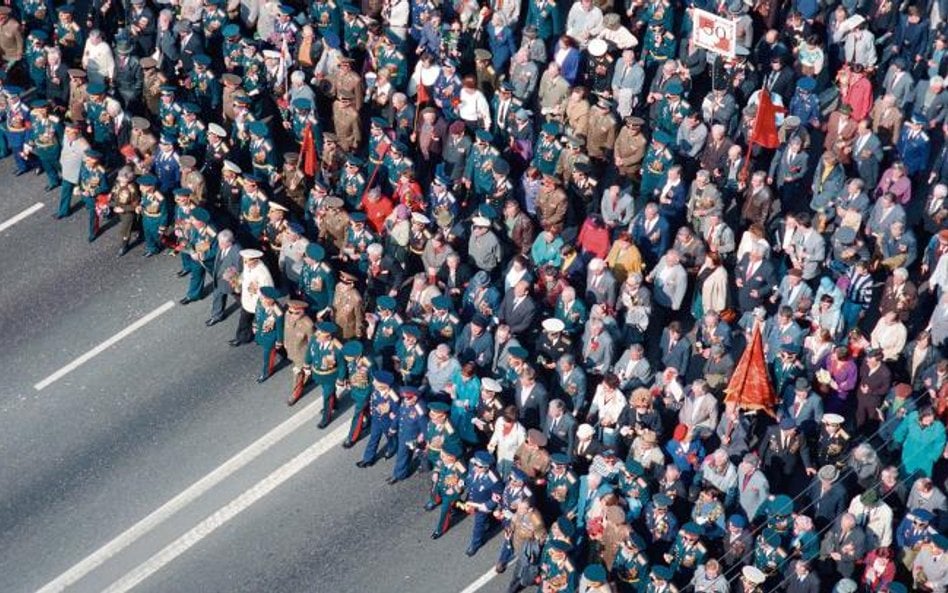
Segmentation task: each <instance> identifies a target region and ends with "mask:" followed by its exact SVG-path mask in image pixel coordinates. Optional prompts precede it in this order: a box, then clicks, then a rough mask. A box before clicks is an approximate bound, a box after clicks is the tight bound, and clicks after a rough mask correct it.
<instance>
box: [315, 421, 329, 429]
mask: <svg viewBox="0 0 948 593" xmlns="http://www.w3.org/2000/svg"><path fill="white" fill-rule="evenodd" d="M327 426H329V420H320V421H319V424H317V425H316V428H319V429H323V428H326V427H327Z"/></svg>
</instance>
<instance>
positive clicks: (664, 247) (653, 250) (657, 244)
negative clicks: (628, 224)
mask: <svg viewBox="0 0 948 593" xmlns="http://www.w3.org/2000/svg"><path fill="white" fill-rule="evenodd" d="M652 233H658V240H657V241H654V242H653V241H652V240H651V239H650V238H649V237H648V235H647V234H646V232H645V213H644V212H642V213H639V214H638V215H636V217H635V218H634V219H633V220H632V240H633V241H635V244H636V245H637V246H638V248H639V249H640V250H641V251H642V257H643V258H644V259H645V261H646V262H647V263H648V264H649V265H650V266H654V265H655V262H657V261H658V258H660V257H661V256H662V255H664V254H665V252H666V251H668V246H669V245H671V240H672V237H671V230H670V229H669V228H668V221H667V220H665V217H664V216H662V215H661V214H659V215H658V222H657V223H655V228H654V229H652Z"/></svg>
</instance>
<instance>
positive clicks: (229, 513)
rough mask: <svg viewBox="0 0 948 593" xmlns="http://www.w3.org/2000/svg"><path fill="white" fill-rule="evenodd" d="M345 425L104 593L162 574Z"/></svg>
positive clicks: (333, 441)
mask: <svg viewBox="0 0 948 593" xmlns="http://www.w3.org/2000/svg"><path fill="white" fill-rule="evenodd" d="M348 424H349V423H348V422H343V423H341V425H340V426H339V427H338V428H336V429H335V430H334V431H332V432H331V433H329V435H327V436H325V437H324V438H322V439H320V440H319V441H318V442H317V443H316V444H314V445H311V446H310V447H309V448H307V449H306V450H305V451H303V452H302V453H300V454H299V455H297V456H296V457H294V458H293V459H291V460H290V461H288V462H286V463H285V464H283V465H282V466H281V467H279V468H278V469H277V470H276V471H274V472H273V473H271V474H270V475H269V476H267V477H266V478H264V479H262V480H260V481H259V482H257V483H256V484H255V485H254V486H252V487H251V488H249V489H248V490H246V491H245V492H244V493H243V494H241V495H240V496H238V497H237V498H235V499H234V500H232V501H230V502H229V503H227V504H226V505H224V506H223V507H221V508H220V509H218V510H217V511H216V512H214V513H213V514H212V515H210V516H209V517H207V518H206V519H204V520H203V521H201V522H200V523H198V524H197V525H195V526H194V527H193V528H191V529H190V530H189V531H188V532H187V533H185V534H184V535H182V536H181V537H179V538H178V539H176V540H175V541H173V542H172V543H170V544H169V545H168V546H166V547H165V548H164V549H162V550H161V551H160V552H158V553H157V554H155V555H154V556H152V557H151V558H149V559H148V560H146V561H145V562H142V563H141V564H139V565H138V566H137V567H136V568H134V569H132V570H131V571H129V572H128V573H126V574H125V576H123V577H122V578H120V579H119V580H117V581H115V582H114V583H112V585H110V586H109V587H108V588H107V589H106V590H105V593H126V592H127V591H130V590H131V589H133V588H135V587H136V586H137V585H139V584H140V583H141V582H142V581H144V580H145V579H147V578H148V577H150V576H151V575H153V574H155V573H156V572H158V571H159V570H161V568H162V567H164V566H165V565H167V564H168V563H169V562H171V561H173V560H174V559H175V558H177V557H178V556H180V555H182V554H184V553H185V552H187V551H188V550H189V549H190V548H191V547H192V546H194V545H195V544H197V543H198V542H200V541H201V540H202V539H204V538H205V537H207V536H209V535H210V534H212V533H214V531H216V530H217V529H218V528H220V527H222V526H223V525H224V524H225V523H227V522H228V521H230V520H231V519H233V518H234V517H236V516H237V515H238V514H240V513H241V512H243V511H244V510H246V509H247V508H248V507H249V506H250V505H252V504H253V503H255V502H257V501H258V500H260V499H261V498H263V497H264V496H266V495H267V494H269V493H270V492H272V491H273V490H274V489H275V488H277V487H278V486H279V485H280V484H283V483H284V482H286V481H287V480H289V479H290V478H292V477H293V476H295V475H296V474H298V473H299V472H300V471H302V470H303V469H305V468H306V467H307V466H309V465H310V464H311V463H313V462H314V461H316V460H317V459H319V458H320V457H322V456H323V455H324V454H325V453H326V452H328V451H329V450H331V449H333V448H334V447H336V446H337V445H339V444H340V443H342V441H343V440H344V439H345V438H346V435H347V434H348V433H349V426H348Z"/></svg>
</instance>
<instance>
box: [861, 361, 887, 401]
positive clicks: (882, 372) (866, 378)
mask: <svg viewBox="0 0 948 593" xmlns="http://www.w3.org/2000/svg"><path fill="white" fill-rule="evenodd" d="M863 385H865V386H866V387H868V388H869V391H868V392H866V393H863V392H862V386H863ZM891 386H892V371H890V370H889V365H887V364H886V363H884V362H883V363H882V364H881V365H879V368H878V369H876V371H875V372H874V373H872V375H870V374H869V365H867V364H866V363H865V362H863V363H862V364H861V365H859V387H857V392H856V394H857V396H858V397H860V398H862V397H869V398H872V401H874V402H876V404H875V405H876V407H878V406H879V404H881V403H882V399H883V398H884V397H885V396H886V394H887V393H889V387H891Z"/></svg>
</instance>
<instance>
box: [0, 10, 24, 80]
mask: <svg viewBox="0 0 948 593" xmlns="http://www.w3.org/2000/svg"><path fill="white" fill-rule="evenodd" d="M10 12H11V9H10V7H9V6H0V57H2V59H3V62H4V64H5V65H6V69H7V70H9V69H10V66H12V65H13V64H15V63H16V62H19V61H20V59H21V58H22V57H23V33H21V32H20V23H18V22H17V21H16V19H15V18H13V17H12V16H10Z"/></svg>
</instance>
